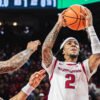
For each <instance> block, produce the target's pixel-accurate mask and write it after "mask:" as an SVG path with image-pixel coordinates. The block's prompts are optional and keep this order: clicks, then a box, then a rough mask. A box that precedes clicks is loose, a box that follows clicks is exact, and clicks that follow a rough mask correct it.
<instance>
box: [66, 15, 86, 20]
mask: <svg viewBox="0 0 100 100" xmlns="http://www.w3.org/2000/svg"><path fill="white" fill-rule="evenodd" d="M64 16H65V17H69V18H73V19H80V18H75V17H71V16H66V15H64ZM80 20H84V19H80Z"/></svg>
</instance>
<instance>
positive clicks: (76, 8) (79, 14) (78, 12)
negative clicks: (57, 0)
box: [63, 5, 87, 31]
mask: <svg viewBox="0 0 100 100" xmlns="http://www.w3.org/2000/svg"><path fill="white" fill-rule="evenodd" d="M86 15H87V8H86V7H84V6H81V5H73V6H71V7H69V8H68V9H66V10H65V11H64V13H63V18H64V22H65V25H66V26H67V27H69V28H70V29H72V30H77V31H79V30H82V29H85V28H86V18H85V16H86Z"/></svg>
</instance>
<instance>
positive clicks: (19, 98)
mask: <svg viewBox="0 0 100 100" xmlns="http://www.w3.org/2000/svg"><path fill="white" fill-rule="evenodd" d="M44 77H45V70H40V71H39V72H35V73H34V74H32V75H31V77H30V79H29V82H28V83H27V85H26V86H24V87H23V88H22V90H21V91H20V92H19V93H18V94H17V95H15V96H14V97H12V98H11V99H10V100H26V99H27V97H28V96H29V95H30V94H31V92H32V91H33V90H34V89H35V88H36V87H37V86H38V85H39V84H40V82H41V81H42V79H43V78H44ZM0 100H3V98H0Z"/></svg>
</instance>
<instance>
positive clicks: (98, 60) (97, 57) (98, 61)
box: [89, 54, 100, 72]
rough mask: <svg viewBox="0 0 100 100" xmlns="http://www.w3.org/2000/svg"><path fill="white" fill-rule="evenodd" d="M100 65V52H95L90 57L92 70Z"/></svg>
mask: <svg viewBox="0 0 100 100" xmlns="http://www.w3.org/2000/svg"><path fill="white" fill-rule="evenodd" d="M99 65H100V54H93V55H91V56H90V58H89V66H90V71H91V72H93V71H94V70H96V69H97V68H98V66H99Z"/></svg>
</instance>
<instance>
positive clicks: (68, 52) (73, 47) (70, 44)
mask: <svg viewBox="0 0 100 100" xmlns="http://www.w3.org/2000/svg"><path fill="white" fill-rule="evenodd" d="M79 50H80V47H79V43H78V41H77V40H76V39H70V40H68V41H67V42H66V43H65V45H64V48H63V54H64V56H69V57H73V58H76V57H78V55H79ZM64 58H66V57H64Z"/></svg>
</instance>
